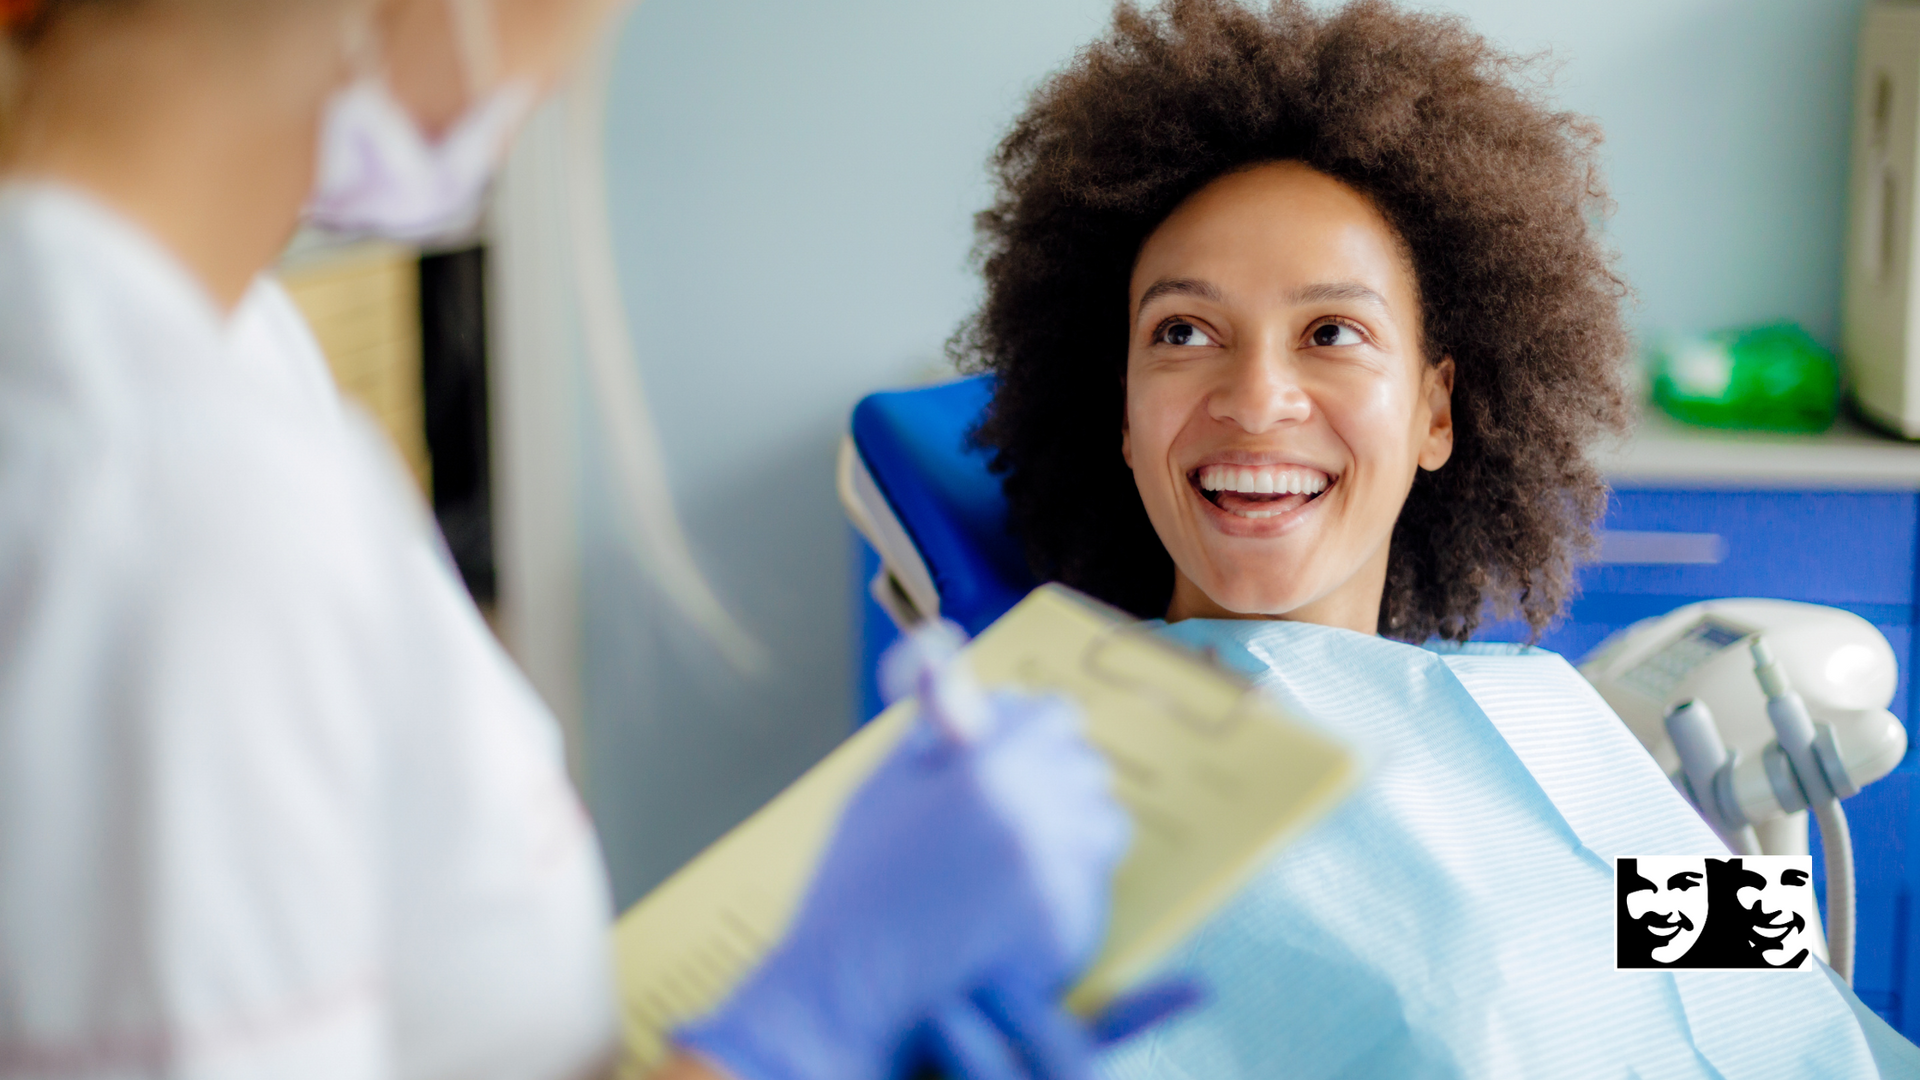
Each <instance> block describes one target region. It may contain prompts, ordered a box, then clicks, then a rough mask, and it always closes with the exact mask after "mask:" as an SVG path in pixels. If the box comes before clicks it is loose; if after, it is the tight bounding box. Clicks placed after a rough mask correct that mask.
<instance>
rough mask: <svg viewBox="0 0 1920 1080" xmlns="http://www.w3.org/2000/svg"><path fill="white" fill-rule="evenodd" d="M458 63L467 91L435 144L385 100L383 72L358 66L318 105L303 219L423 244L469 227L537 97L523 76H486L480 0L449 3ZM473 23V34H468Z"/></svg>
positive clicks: (485, 22)
mask: <svg viewBox="0 0 1920 1080" xmlns="http://www.w3.org/2000/svg"><path fill="white" fill-rule="evenodd" d="M450 2H451V3H452V4H453V8H454V11H455V14H456V20H455V21H456V25H457V26H458V27H459V28H460V29H461V31H462V32H461V33H459V34H458V35H457V37H458V43H459V47H460V54H461V61H462V63H463V64H464V65H465V66H466V70H467V75H468V80H467V81H468V86H469V88H470V89H471V90H474V91H476V94H475V100H474V102H473V104H472V105H471V106H469V107H468V109H467V112H466V113H465V114H464V115H463V116H462V117H461V118H460V119H459V120H458V121H456V122H455V123H454V125H453V127H452V128H451V129H450V130H449V131H448V132H447V133H446V135H445V136H444V137H442V138H441V139H440V140H439V141H438V142H434V141H431V140H429V139H428V138H427V137H426V136H425V135H424V134H422V133H421V131H420V125H419V123H418V122H416V121H415V120H414V118H413V116H412V115H411V114H410V113H408V112H407V110H406V107H405V106H403V105H401V104H400V103H399V102H398V101H396V100H395V99H394V97H393V94H392V92H391V91H390V90H389V89H388V88H387V81H386V78H385V77H384V76H383V75H381V74H379V73H377V72H375V71H371V70H369V71H366V72H365V73H363V74H362V75H361V76H360V77H359V78H358V79H356V80H355V81H354V82H353V83H352V84H351V85H349V86H347V87H346V88H345V89H343V90H341V91H340V92H339V93H337V94H335V95H334V96H333V99H332V100H331V101H329V102H328V103H327V110H326V117H325V119H324V120H323V122H322V125H321V130H320V160H319V168H318V176H317V177H316V178H315V182H314V189H313V193H312V194H311V195H310V196H309V197H308V200H307V209H306V216H307V220H308V221H309V222H311V223H313V224H315V225H318V226H320V227H322V228H325V229H331V230H334V231H337V232H347V233H361V234H373V235H377V236H385V237H390V238H392V239H395V240H423V239H427V238H429V237H433V236H438V235H445V234H447V233H450V232H454V231H458V230H460V229H462V228H465V227H467V226H470V225H471V224H472V223H473V222H474V221H475V220H476V219H477V218H478V217H479V213H480V205H481V198H482V196H484V195H485V193H486V188H487V182H488V181H489V180H491V179H492V177H493V171H494V169H495V168H496V167H498V166H499V164H500V161H501V159H502V158H503V157H504V156H505V154H506V149H507V145H508V143H510V142H511V141H512V139H513V136H514V133H515V132H516V131H518V130H519V127H520V123H521V121H523V120H525V119H526V116H527V114H528V113H529V112H530V111H532V109H533V106H534V104H535V102H536V100H537V99H538V96H539V95H538V92H537V90H536V88H535V87H534V85H533V84H532V83H531V82H511V83H506V84H502V85H488V84H489V83H491V82H492V73H491V70H490V69H491V67H492V65H491V64H490V63H488V62H487V61H488V60H490V59H491V57H490V46H491V44H492V42H491V38H490V35H491V33H492V28H491V20H489V19H486V18H485V15H484V13H483V11H482V8H481V5H483V4H484V3H485V2H486V0H450ZM476 29H477V31H478V32H476ZM476 52H481V55H478V56H476V55H475V54H476Z"/></svg>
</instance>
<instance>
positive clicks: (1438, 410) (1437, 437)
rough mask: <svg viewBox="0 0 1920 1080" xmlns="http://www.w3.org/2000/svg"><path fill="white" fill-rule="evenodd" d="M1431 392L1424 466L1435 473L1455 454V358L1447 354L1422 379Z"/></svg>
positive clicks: (1422, 383) (1427, 390)
mask: <svg viewBox="0 0 1920 1080" xmlns="http://www.w3.org/2000/svg"><path fill="white" fill-rule="evenodd" d="M1421 389H1422V390H1424V391H1425V392H1426V395H1427V437H1426V441H1425V442H1423V443H1422V444H1421V445H1420V467H1421V468H1423V469H1425V470H1427V471H1428V472H1432V471H1434V470H1435V469H1438V468H1439V467H1440V466H1442V465H1445V464H1446V463H1447V459H1448V458H1451V457H1452V456H1453V357H1451V356H1443V357H1441V358H1440V362H1439V363H1437V364H1434V365H1432V366H1431V367H1429V368H1427V370H1426V373H1425V374H1424V376H1423V377H1422V379H1421Z"/></svg>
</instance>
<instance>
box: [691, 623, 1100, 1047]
mask: <svg viewBox="0 0 1920 1080" xmlns="http://www.w3.org/2000/svg"><path fill="white" fill-rule="evenodd" d="M907 649H908V650H909V651H910V652H911V651H912V650H916V649H918V650H920V651H921V652H927V651H928V650H927V640H926V639H925V638H922V639H917V640H916V641H915V642H914V643H913V644H910V645H908V646H907ZM939 651H940V650H939V649H934V650H932V652H933V653H936V654H937V653H938V652H939ZM901 666H902V664H901V663H900V662H898V661H897V660H896V661H895V662H894V663H893V667H895V668H896V669H897V668H899V667H901ZM906 666H909V667H917V668H918V670H919V677H918V679H917V680H916V681H918V683H919V684H920V685H919V688H920V690H921V702H922V707H921V710H920V712H921V715H920V717H919V718H918V720H917V721H916V723H915V725H914V726H913V728H912V730H911V731H910V732H909V733H908V734H907V736H906V737H905V738H904V740H903V741H902V743H901V744H900V746H899V747H898V748H896V749H895V751H894V752H893V754H892V755H891V756H890V757H889V758H888V759H887V760H886V761H885V762H884V763H883V764H882V765H881V767H880V768H879V770H878V771H877V772H876V773H875V774H874V775H873V776H872V777H871V778H870V779H869V780H868V781H867V783H866V785H865V786H864V787H863V788H862V789H861V790H860V791H859V792H858V793H857V794H856V795H855V796H854V798H853V800H852V802H851V803H850V804H849V806H848V808H847V810H846V812H845V814H844V816H843V817H842V819H841V822H840V826H839V830H838V832H837V833H836V835H835V836H834V838H833V840H832V841H831V842H830V844H829V845H828V851H827V855H826V858H825V859H824V861H823V863H822V865H821V867H820V870H819V872H818V875H817V876H816V877H815V879H814V881H813V884H812V885H811V886H810V888H809V891H808V894H807V896H806V899H805V900H804V901H803V902H802V904H801V907H800V911H799V914H798V916H797V917H796V919H795V921H794V923H793V925H792V927H791V928H790V930H789V932H788V934H787V937H786V939H785V940H784V941H783V942H781V944H780V945H778V946H777V947H776V948H775V950H774V951H773V953H772V954H771V955H770V956H769V957H768V958H767V960H766V961H765V962H764V963H763V964H762V965H761V967H760V968H759V969H757V970H756V971H755V972H754V973H753V974H752V975H751V976H750V977H749V978H748V979H747V981H746V982H745V983H744V984H743V985H742V986H741V987H740V989H739V990H738V991H737V992H736V993H735V994H734V996H733V997H732V998H730V999H729V1000H728V1001H727V1002H725V1003H724V1004H722V1005H721V1006H720V1007H719V1009H718V1010H716V1011H715V1012H714V1013H712V1014H711V1015H709V1016H707V1017H705V1018H704V1019H702V1020H699V1021H697V1022H695V1023H693V1024H691V1025H689V1026H687V1027H685V1028H682V1029H681V1030H680V1031H678V1032H677V1033H676V1039H677V1040H678V1041H679V1043H680V1044H681V1045H682V1046H683V1047H685V1048H686V1049H688V1050H691V1051H693V1052H695V1053H697V1054H699V1055H701V1056H703V1057H706V1058H708V1059H709V1060H711V1061H713V1062H714V1063H716V1064H718V1065H721V1066H722V1067H724V1068H725V1069H726V1070H727V1071H729V1072H731V1073H733V1074H734V1075H736V1076H738V1077H740V1078H742V1080H879V1078H882V1077H887V1076H890V1075H894V1074H896V1073H898V1072H900V1071H902V1070H904V1069H907V1068H911V1067H914V1066H916V1065H917V1064H919V1063H921V1062H923V1061H924V1060H925V1059H926V1058H927V1057H928V1056H931V1057H933V1058H934V1059H935V1060H938V1061H942V1062H946V1063H949V1064H953V1065H958V1066H960V1067H961V1068H963V1069H973V1068H984V1067H989V1066H988V1065H987V1064H985V1063H987V1062H989V1061H990V1059H991V1060H1001V1061H1011V1060H1014V1059H1020V1060H1022V1061H1024V1062H1025V1067H1024V1068H1022V1069H1021V1070H1020V1071H1019V1072H1016V1073H1013V1074H1011V1075H1026V1074H1028V1073H1032V1074H1034V1075H1047V1076H1053V1075H1078V1074H1082V1073H1084V1072H1085V1071H1086V1070H1087V1069H1088V1067H1089V1064H1088V1063H1089V1062H1090V1060H1091V1047H1092V1045H1093V1042H1094V1040H1093V1038H1092V1036H1091V1035H1090V1034H1089V1033H1088V1032H1086V1031H1084V1030H1083V1029H1082V1028H1081V1027H1080V1026H1079V1025H1078V1024H1077V1023H1076V1022H1074V1021H1071V1020H1069V1019H1067V1018H1066V1017H1065V1016H1064V1014H1062V1013H1061V1012H1060V1011H1059V1006H1058V1005H1057V998H1058V995H1059V993H1060V991H1061V990H1062V989H1063V988H1064V986H1065V985H1066V983H1067V982H1068V980H1069V979H1070V977H1071V976H1072V975H1073V974H1074V972H1075V971H1077V970H1078V968H1079V967H1080V966H1081V965H1083V964H1084V963H1085V962H1086V961H1087V960H1088V959H1090V958H1091V956H1092V953H1093V951H1094V949H1095V948H1096V947H1097V946H1098V944H1099V942H1100V938H1101V934H1102V931H1103V930H1104V925H1105V918H1106V909H1107V901H1108V891H1109V885H1110V882H1111V879H1112V875H1113V869H1114V867H1115V866H1116V865H1117V864H1118V862H1119V860H1120V858H1121V856H1122V855H1123V854H1124V852H1125V849H1126V846H1127V842H1128V837H1129V832H1130V826H1129V822H1128V819H1127V817H1126V814H1125V813H1124V811H1122V810H1121V808H1120V807H1119V805H1118V804H1117V803H1115V801H1114V800H1113V797H1112V795H1111V794H1110V793H1109V790H1108V788H1109V782H1108V770H1107V765H1106V762H1105V760H1104V759H1103V758H1102V757H1101V756H1100V755H1099V754H1098V753H1097V752H1096V751H1094V750H1093V749H1092V748H1091V747H1090V746H1088V745H1087V743H1086V742H1085V740H1084V739H1082V737H1081V736H1080V733H1079V716H1078V712H1077V710H1076V709H1075V708H1073V707H1072V706H1071V705H1070V704H1068V703H1067V702H1065V701H1063V700H1061V699H1057V698H1038V697H1031V696H1025V695H1018V694H1011V693H996V694H992V695H981V694H979V693H978V692H977V691H970V690H969V689H968V687H967V685H966V684H965V683H964V682H963V681H960V680H959V679H956V678H951V677H947V676H944V675H941V674H938V673H939V672H940V671H942V670H943V669H942V668H941V666H940V665H939V663H938V656H937V655H935V656H932V657H922V658H921V659H919V660H918V661H909V662H908V663H907V664H906ZM893 681H895V682H899V681H901V680H899V679H898V678H896V679H895V680H893ZM996 1053H997V1054H998V1055H999V1057H998V1058H994V1057H993V1055H995V1054H996Z"/></svg>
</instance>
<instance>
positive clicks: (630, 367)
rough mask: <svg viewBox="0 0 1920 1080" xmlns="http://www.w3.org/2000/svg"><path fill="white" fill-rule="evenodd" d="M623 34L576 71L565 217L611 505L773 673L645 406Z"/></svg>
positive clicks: (683, 590)
mask: <svg viewBox="0 0 1920 1080" xmlns="http://www.w3.org/2000/svg"><path fill="white" fill-rule="evenodd" d="M619 40H620V34H619V28H618V27H617V26H615V27H609V28H608V29H607V30H606V31H605V32H604V33H603V34H602V35H601V37H600V39H599V43H598V44H596V45H595V46H594V49H593V51H592V53H590V54H589V55H588V57H587V58H586V61H585V62H584V63H583V64H582V65H581V68H580V70H579V72H578V73H577V74H576V76H575V78H576V86H575V88H574V92H573V93H572V94H571V95H570V96H569V106H568V109H567V163H566V173H567V212H568V217H569V225H570V226H571V229H572V232H573V236H572V242H571V245H570V246H571V247H572V249H573V270H574V278H575V284H576V285H577V286H578V288H579V303H580V321H581V326H582V331H583V336H584V338H585V340H584V342H583V345H584V353H585V356H586V374H587V380H588V384H589V387H590V391H591V392H590V396H591V397H592V398H593V402H594V406H595V408H596V410H597V412H598V414H599V420H600V428H601V433H602V437H603V438H604V439H605V441H606V445H607V449H608V451H609V453H610V455H611V466H612V473H613V477H612V479H613V486H614V492H613V494H614V499H615V502H616V503H617V505H618V509H619V512H620V519H621V524H622V525H623V527H624V531H625V532H626V535H627V539H628V541H629V545H630V550H631V551H632V552H633V555H634V557H635V560H636V561H637V562H638V563H639V564H640V566H641V567H642V568H643V569H644V570H645V571H646V572H647V573H648V575H649V576H650V577H651V578H652V579H653V581H654V583H655V584H656V585H657V586H658V587H659V588H660V591H661V592H662V593H664V594H665V595H666V597H667V599H668V600H670V601H671V602H672V603H673V606H674V607H675V608H677V609H679V611H680V613H681V614H682V615H684V616H686V618H687V619H688V620H690V621H691V622H692V623H693V624H694V625H695V626H697V627H699V628H700V630H701V632H702V633H704V634H705V635H706V636H707V638H708V639H709V640H710V641H712V642H713V644H714V646H715V647H716V648H718V649H719V650H720V652H721V654H722V655H724V656H725V657H726V658H727V660H728V661H729V662H730V663H732V664H733V666H734V667H735V668H736V669H738V670H740V671H742V672H746V673H749V674H757V673H760V672H763V671H765V670H766V667H767V664H768V658H767V654H766V650H765V649H763V648H762V647H761V645H760V643H759V642H758V641H756V640H755V639H754V637H753V636H752V635H751V634H749V633H748V632H747V631H746V630H745V629H744V628H742V627H741V626H740V624H739V623H738V622H737V621H736V620H735V619H734V617H733V614H732V613H731V612H729V611H728V610H727V608H726V606H725V605H724V604H722V603H721V602H720V599H719V597H718V596H717V595H715V593H714V591H713V587H712V586H711V585H710V584H708V582H707V578H706V575H704V574H702V573H701V572H700V567H699V564H698V563H697V562H696V561H695V560H694V557H693V551H692V548H691V545H689V544H688V542H687V535H686V530H685V529H684V528H683V527H682V526H681V523H680V515H679V514H678V513H677V512H676V511H675V510H674V505H673V491H672V488H671V487H670V485H669V484H668V481H667V470H666V465H665V462H664V455H663V454H662V451H661V445H660V433H659V430H658V428H657V427H656V426H655V424H654V418H653V410H652V409H651V408H650V407H649V406H648V404H647V392H646V385H645V383H644V382H643V381H642V380H641V378H640V365H639V360H638V357H637V355H636V353H635V351H634V347H633V332H632V329H631V327H630V326H629V324H628V321H627V310H626V305H625V303H624V302H623V300H622V298H621V295H620V268H619V264H618V263H617V262H616V261H615V258H614V252H613V240H612V232H613V230H612V227H611V224H610V222H609V215H608V213H607V180H606V162H605V155H604V153H603V143H604V133H605V130H606V101H607V88H608V83H609V81H610V80H611V77H612V72H613V55H614V50H615V48H616V47H617V45H618V43H619Z"/></svg>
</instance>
